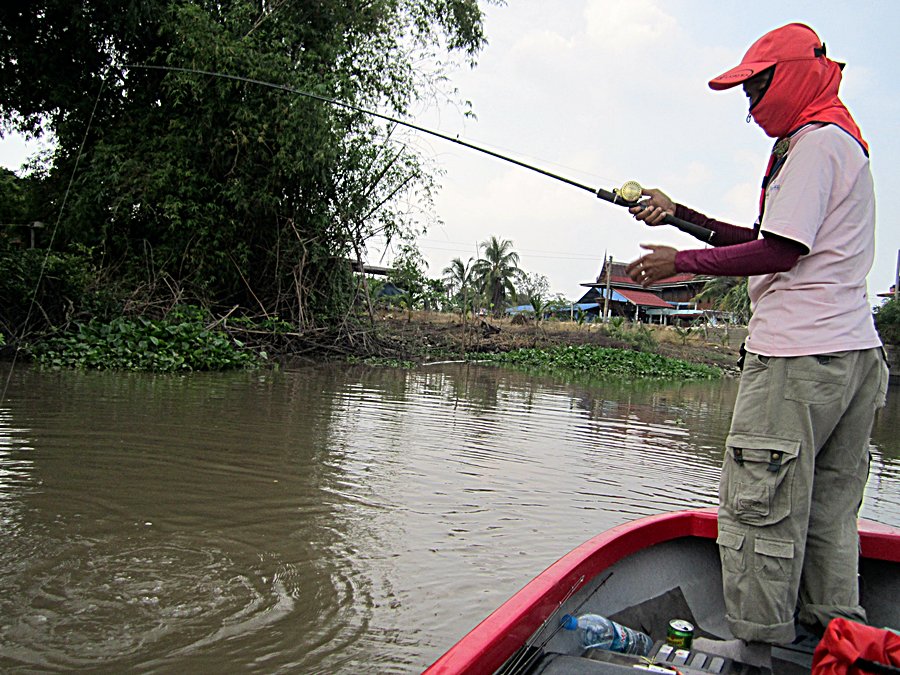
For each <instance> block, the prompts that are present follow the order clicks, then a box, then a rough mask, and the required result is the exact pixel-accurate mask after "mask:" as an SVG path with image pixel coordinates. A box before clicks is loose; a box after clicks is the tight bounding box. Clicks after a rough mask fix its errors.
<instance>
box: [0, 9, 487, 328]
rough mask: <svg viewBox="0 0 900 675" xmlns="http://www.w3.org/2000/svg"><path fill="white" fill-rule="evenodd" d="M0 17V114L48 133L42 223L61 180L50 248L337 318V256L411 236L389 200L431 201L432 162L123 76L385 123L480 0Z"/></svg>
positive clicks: (134, 278)
mask: <svg viewBox="0 0 900 675" xmlns="http://www.w3.org/2000/svg"><path fill="white" fill-rule="evenodd" d="M482 1H483V2H494V1H495V0H482ZM0 25H2V26H3V31H0V55H2V57H3V58H2V59H0V123H2V125H3V128H5V129H13V128H15V129H18V130H23V131H26V132H30V133H40V132H41V131H42V130H47V131H50V132H52V133H53V134H54V135H55V137H56V139H57V141H58V145H57V147H56V151H55V154H54V156H53V158H52V162H51V165H50V167H49V174H48V181H49V184H50V185H51V186H52V187H53V190H54V195H53V199H54V200H55V201H54V202H51V203H53V204H54V208H55V209H56V212H57V213H59V208H58V206H59V205H60V204H61V201H62V196H63V194H64V193H65V191H66V186H67V184H68V182H69V179H70V177H71V178H73V179H74V180H73V183H72V189H71V193H70V194H69V198H68V200H67V203H66V209H65V210H64V211H63V212H62V214H61V220H60V230H59V234H58V238H57V240H56V241H57V245H58V246H59V247H65V246H67V245H69V244H72V243H78V244H83V245H86V246H88V247H94V248H95V250H97V251H101V252H102V254H103V261H104V262H105V264H106V265H107V266H108V267H109V268H113V269H116V270H119V271H120V274H122V275H123V276H124V277H126V278H127V279H129V280H130V281H131V283H132V285H133V286H141V287H144V288H147V289H150V290H151V291H152V289H163V290H166V289H172V288H177V289H181V288H188V289H189V290H190V292H191V293H194V294H196V295H198V296H200V297H202V298H205V299H208V300H209V301H210V302H212V303H219V304H222V305H225V304H227V305H228V306H231V305H233V304H234V303H239V304H242V305H244V306H245V307H248V306H253V307H258V308H259V310H261V311H262V312H265V313H280V314H290V315H291V316H292V318H293V319H294V320H295V321H296V322H297V323H298V324H299V325H300V326H301V327H302V326H306V325H310V324H313V323H316V322H317V321H318V322H322V321H325V320H328V318H329V317H331V316H334V315H335V314H336V313H338V312H342V311H344V310H345V309H346V305H347V303H348V301H349V298H350V297H351V294H350V292H349V288H351V287H352V278H351V272H350V268H349V265H345V264H343V263H342V261H343V260H344V259H346V258H347V257H350V256H351V254H355V253H358V252H359V251H361V250H362V249H364V248H365V243H366V241H367V240H368V238H369V237H371V236H373V235H374V234H381V235H383V236H384V237H386V238H387V239H388V240H389V241H404V240H412V239H413V237H414V236H415V234H416V233H417V232H418V231H420V230H421V229H422V228H423V227H424V224H423V223H422V222H421V220H420V219H419V217H418V216H417V215H415V214H414V213H412V212H410V211H409V210H408V209H407V207H405V206H404V203H405V201H404V199H405V200H406V202H409V201H412V200H413V199H415V200H416V201H418V202H420V203H425V204H426V205H427V204H428V203H429V200H430V195H431V190H432V187H433V179H432V168H431V167H430V166H429V164H428V162H427V161H426V160H425V159H423V157H422V156H420V155H417V154H415V152H414V151H413V150H411V149H410V148H409V146H408V145H403V144H400V143H395V142H394V138H395V136H396V135H397V134H398V132H397V130H396V129H395V128H393V126H392V125H385V124H384V123H382V122H379V121H378V120H375V119H372V118H370V117H368V116H365V115H362V114H359V113H357V112H353V111H351V110H347V109H343V108H338V107H334V106H330V105H328V104H325V103H322V102H318V101H311V100H309V99H305V98H301V97H298V96H296V95H290V94H288V93H286V92H285V91H278V90H275V89H272V88H267V87H264V86H259V85H256V84H249V83H246V82H238V81H234V80H228V79H224V78H220V77H211V76H207V75H198V74H196V73H192V72H176V71H166V70H159V69H152V68H141V67H135V66H136V65H149V66H158V67H163V66H174V67H189V68H195V69H200V70H205V71H209V72H214V73H227V74H238V75H242V76H247V77H250V78H254V79H256V80H260V81H266V82H274V83H277V84H279V85H284V86H286V87H291V88H296V89H300V90H305V91H311V92H313V93H315V94H318V95H322V96H326V97H329V98H336V99H339V100H341V101H345V102H347V103H350V104H353V105H358V106H362V107H367V108H378V109H379V110H383V111H386V112H388V113H391V114H392V115H393V116H402V115H403V114H405V113H406V111H407V110H409V109H410V106H411V105H412V104H413V103H414V102H415V101H416V100H417V99H418V98H419V97H421V96H427V95H429V94H430V93H432V92H434V91H435V88H436V85H435V81H436V80H437V79H438V78H439V77H440V75H441V70H442V68H443V66H444V64H443V62H442V60H441V58H440V57H439V56H438V54H439V53H440V52H441V51H444V50H449V51H451V52H453V53H456V54H460V55H461V58H464V59H467V60H469V61H474V57H475V55H476V54H477V53H478V51H479V50H480V49H481V48H482V46H483V45H484V43H485V38H484V34H483V32H482V12H481V8H480V6H479V3H478V0H316V2H287V1H286V0H275V1H274V2H271V3H260V2H257V1H253V0H220V1H218V2H209V1H207V0H203V1H195V2H183V1H181V0H145V1H144V2H140V3H126V4H125V5H123V4H122V3H117V2H112V1H111V0H83V1H82V2H78V3H71V2H68V1H66V0H34V2H28V3H4V4H3V6H2V8H0ZM427 64H430V66H429V65H427ZM423 66H424V67H423ZM82 144H83V149H82ZM76 164H77V169H76ZM353 257H358V256H355V255H354V256H353ZM163 282H164V283H163ZM148 292H149V291H148Z"/></svg>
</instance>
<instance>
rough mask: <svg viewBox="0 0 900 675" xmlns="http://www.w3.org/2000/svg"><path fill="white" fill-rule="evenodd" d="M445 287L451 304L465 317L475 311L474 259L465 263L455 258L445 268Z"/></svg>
mask: <svg viewBox="0 0 900 675" xmlns="http://www.w3.org/2000/svg"><path fill="white" fill-rule="evenodd" d="M442 274H443V280H444V286H445V288H446V289H447V292H448V293H449V295H450V302H451V304H452V305H454V306H455V307H456V308H458V309H459V312H460V314H462V315H463V316H465V314H466V312H467V311H468V310H469V309H473V310H474V302H475V289H474V288H472V259H471V258H469V259H468V260H467V261H466V262H463V261H462V259H460V258H454V259H453V260H451V261H450V264H449V265H448V266H447V267H445V268H444V270H443V272H442Z"/></svg>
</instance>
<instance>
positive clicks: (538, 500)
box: [0, 364, 900, 673]
mask: <svg viewBox="0 0 900 675" xmlns="http://www.w3.org/2000/svg"><path fill="white" fill-rule="evenodd" d="M4 368H5V369H4ZM4 368H0V376H2V378H3V379H2V381H3V382H4V383H5V382H7V376H8V373H9V366H8V364H7V365H5V366H4ZM736 391H737V383H736V381H734V380H723V381H720V382H711V383H710V382H705V383H699V384H681V385H678V384H672V385H660V384H653V385H646V384H643V385H619V386H612V385H602V384H596V383H594V384H588V383H581V384H579V383H567V382H565V381H563V380H561V379H555V378H550V377H536V376H533V375H525V374H521V373H517V372H510V371H504V370H500V369H494V368H488V367H478V366H465V365H458V364H457V365H454V364H445V365H436V366H431V367H426V368H420V369H418V370H412V371H407V370H396V369H387V368H379V369H375V368H364V367H348V366H340V367H324V366H323V367H310V368H308V369H303V370H299V371H293V372H279V373H237V374H225V375H222V374H196V375H190V376H184V377H177V376H153V375H134V374H122V373H95V372H93V373H75V372H63V373H42V372H38V371H35V370H31V369H29V368H26V367H22V366H18V367H17V368H16V369H15V371H14V372H13V374H12V376H11V378H10V379H9V387H8V390H7V393H6V397H5V399H4V401H3V403H2V405H0V578H2V591H0V671H3V672H35V671H39V672H47V671H49V672H55V671H69V670H79V669H80V670H90V671H92V672H123V671H130V672H236V671H240V672H260V673H270V672H296V673H372V672H376V673H415V672H419V671H421V670H422V669H423V668H424V667H425V666H427V665H428V664H429V663H430V662H431V661H433V660H434V659H435V658H437V657H438V656H439V655H440V654H442V653H443V652H444V651H445V650H446V649H447V648H448V647H450V646H451V645H452V644H453V643H454V642H455V641H456V640H457V639H458V638H459V637H461V636H462V635H463V634H464V633H465V632H467V631H468V630H469V629H471V628H472V627H473V626H474V625H475V624H477V623H478V622H479V621H480V620H481V619H482V618H484V617H485V616H486V615H487V614H488V613H489V612H490V611H491V610H493V609H494V608H495V607H497V606H498V605H499V604H501V603H502V602H503V601H504V600H506V599H507V598H508V597H509V596H510V595H512V594H513V593H514V592H515V591H517V590H518V589H519V588H521V587H522V586H523V585H524V584H525V583H526V582H527V581H529V580H530V579H531V578H532V577H533V576H535V575H536V574H537V573H538V572H540V571H541V570H543V569H544V568H545V567H547V566H548V565H549V564H551V563H552V562H554V561H555V560H556V559H557V558H559V557H560V556H562V555H563V554H564V553H566V552H568V551H569V550H570V549H572V548H573V547H575V546H576V545H578V544H580V543H582V542H583V541H585V540H586V539H588V538H589V537H591V536H593V535H594V534H597V533H598V532H600V531H602V530H605V529H607V528H609V527H611V526H613V525H617V524H620V523H622V522H625V521H627V520H630V519H632V518H635V517H636V516H644V515H648V514H653V513H659V512H663V511H669V510H673V509H681V508H686V507H696V506H712V505H714V504H715V503H716V484H717V476H718V470H719V464H720V462H721V458H722V443H723V440H724V438H725V435H726V432H727V427H728V422H729V420H730V416H731V407H732V404H733V401H734V397H735V394H736ZM891 394H892V395H891V397H890V398H889V403H888V407H887V408H886V409H885V410H883V411H882V412H881V414H880V415H879V418H878V421H877V425H876V429H875V432H874V438H873V444H874V447H873V462H872V469H871V477H870V480H869V484H868V487H867V492H866V499H865V501H864V505H863V515H864V516H866V517H868V518H872V519H874V520H878V521H881V522H885V523H888V524H891V525H900V434H898V433H897V430H898V429H900V403H898V399H900V391H897V390H896V389H892V392H891Z"/></svg>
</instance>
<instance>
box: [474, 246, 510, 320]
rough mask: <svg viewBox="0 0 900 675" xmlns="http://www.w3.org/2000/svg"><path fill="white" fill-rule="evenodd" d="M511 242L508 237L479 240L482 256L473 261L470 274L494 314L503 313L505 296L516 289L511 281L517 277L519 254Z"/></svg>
mask: <svg viewBox="0 0 900 675" xmlns="http://www.w3.org/2000/svg"><path fill="white" fill-rule="evenodd" d="M512 246H513V243H512V242H511V241H510V240H509V239H504V240H503V241H500V240H499V239H497V237H493V236H492V237H491V238H490V239H488V240H487V241H483V242H481V244H479V248H481V249H482V251H483V253H484V257H483V258H479V259H478V260H476V261H475V265H474V266H473V268H472V274H473V276H474V277H475V279H476V280H477V283H478V285H479V286H480V288H481V290H482V292H483V293H484V294H485V297H487V298H488V300H489V302H490V305H491V309H492V311H493V313H494V315H495V316H500V315H502V314H503V310H504V309H505V308H506V298H507V297H508V296H511V297H515V294H516V289H515V285H514V284H513V281H514V280H515V279H517V278H518V276H519V274H520V273H521V271H520V270H519V254H518V253H516V252H515V251H513V250H512Z"/></svg>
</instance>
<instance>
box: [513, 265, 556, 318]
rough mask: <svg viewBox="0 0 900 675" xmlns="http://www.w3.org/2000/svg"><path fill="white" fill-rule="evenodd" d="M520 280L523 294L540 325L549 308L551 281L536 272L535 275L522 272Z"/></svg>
mask: <svg viewBox="0 0 900 675" xmlns="http://www.w3.org/2000/svg"><path fill="white" fill-rule="evenodd" d="M519 279H520V287H521V290H522V294H523V295H524V297H525V300H526V301H527V302H528V304H529V305H531V309H532V311H534V320H535V321H536V322H537V323H540V322H541V320H542V319H543V318H544V313H545V312H546V311H547V309H548V308H549V303H548V302H547V296H548V294H549V293H550V281H549V280H548V279H547V277H546V276H544V275H543V274H538V273H536V272H535V273H533V274H527V273H525V272H522V273H521V274H520V275H519Z"/></svg>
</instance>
